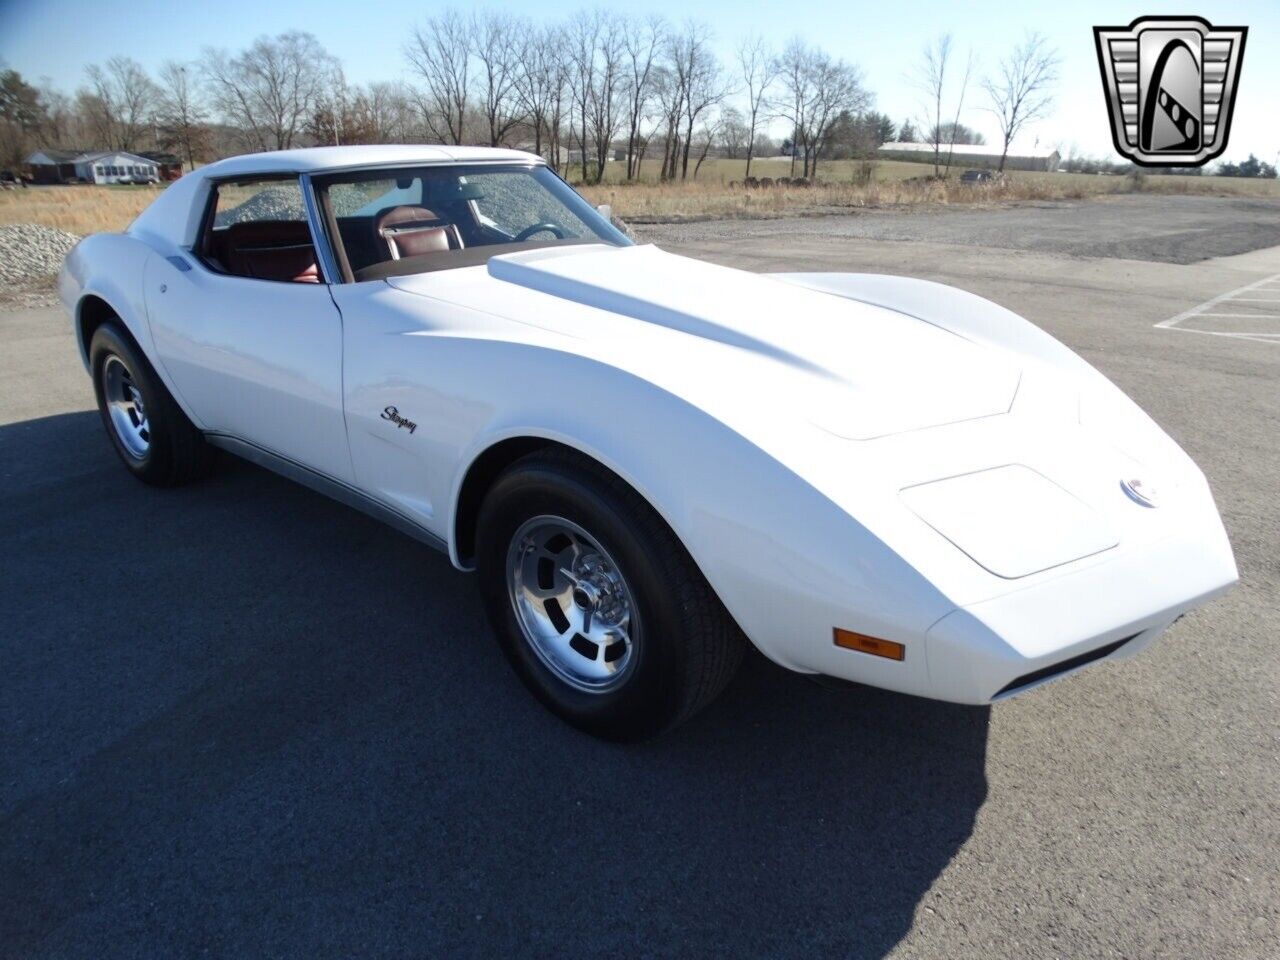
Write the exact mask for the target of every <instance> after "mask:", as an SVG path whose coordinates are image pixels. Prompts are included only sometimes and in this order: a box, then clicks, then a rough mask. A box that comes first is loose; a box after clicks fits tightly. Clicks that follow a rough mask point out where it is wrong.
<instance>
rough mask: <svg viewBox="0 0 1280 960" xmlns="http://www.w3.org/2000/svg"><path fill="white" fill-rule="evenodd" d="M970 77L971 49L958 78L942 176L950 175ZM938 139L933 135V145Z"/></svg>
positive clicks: (971, 70)
mask: <svg viewBox="0 0 1280 960" xmlns="http://www.w3.org/2000/svg"><path fill="white" fill-rule="evenodd" d="M972 75H973V50H972V49H971V50H970V51H969V56H968V58H966V60H965V64H964V76H963V77H961V78H960V94H959V96H957V97H956V116H955V119H954V120H952V121H951V123H950V125H949V126H950V134H951V139H950V142H949V143H948V144H947V165H946V168H945V169H944V170H943V176H950V175H951V160H952V158H953V157H954V156H955V152H956V136H957V135H958V134H959V133H960V128H961V123H960V111H961V110H963V109H964V98H965V94H967V93H968V92H969V78H970V77H971V76H972ZM940 139H941V137H940V136H939V135H938V134H935V143H936V142H937V141H938V140H940Z"/></svg>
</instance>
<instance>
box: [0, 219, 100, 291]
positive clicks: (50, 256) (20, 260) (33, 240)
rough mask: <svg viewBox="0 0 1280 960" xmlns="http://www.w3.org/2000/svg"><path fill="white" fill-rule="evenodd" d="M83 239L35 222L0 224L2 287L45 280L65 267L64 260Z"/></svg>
mask: <svg viewBox="0 0 1280 960" xmlns="http://www.w3.org/2000/svg"><path fill="white" fill-rule="evenodd" d="M79 240H80V238H79V237H77V236H76V235H75V234H74V233H67V232H66V231H65V230H55V229H54V228H53V227H41V226H37V225H36V224H33V223H8V224H4V225H2V226H0V286H5V287H29V286H32V285H34V284H38V283H45V282H47V281H48V280H49V278H51V277H53V276H54V275H55V274H57V272H58V271H59V270H61V269H62V259H63V257H65V256H66V255H67V251H68V250H70V249H71V248H72V247H74V246H75V245H76V243H77V242H78V241H79Z"/></svg>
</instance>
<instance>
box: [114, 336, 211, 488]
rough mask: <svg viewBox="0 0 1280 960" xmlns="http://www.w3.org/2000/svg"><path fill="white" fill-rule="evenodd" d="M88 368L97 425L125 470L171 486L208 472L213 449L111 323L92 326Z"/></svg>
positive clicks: (145, 361)
mask: <svg viewBox="0 0 1280 960" xmlns="http://www.w3.org/2000/svg"><path fill="white" fill-rule="evenodd" d="M89 369H90V371H91V373H92V375H93V389H94V394H95V396H96V397H97V401H98V412H99V414H101V416H102V425H103V426H104V427H105V428H106V430H107V436H108V437H110V439H111V444H112V446H113V447H115V451H116V453H117V454H119V456H120V460H121V461H122V462H123V463H124V465H125V467H126V468H127V469H128V470H129V472H130V473H132V474H133V475H134V476H135V477H137V478H138V479H139V480H142V481H143V482H144V483H150V484H152V485H154V486H160V487H172V486H177V485H179V484H183V483H187V482H189V481H191V480H195V479H198V478H200V477H203V476H205V475H206V474H207V473H208V472H209V469H210V467H211V466H212V462H213V449H212V448H211V447H210V446H209V445H208V444H207V443H205V440H204V436H203V435H202V434H201V433H200V431H199V430H197V429H196V427H195V425H194V424H193V423H192V422H191V421H190V420H189V419H187V415H186V414H185V413H183V412H182V408H180V407H179V406H178V404H177V402H176V401H174V399H173V397H172V395H170V393H169V391H168V390H167V389H165V385H164V384H163V383H162V382H161V380H160V378H159V377H158V376H157V375H156V372H155V370H154V369H153V368H152V366H151V364H150V363H148V362H147V358H146V357H145V356H143V354H142V351H141V350H139V349H138V348H137V347H136V346H135V345H134V343H133V341H132V340H130V339H129V338H128V336H126V335H125V334H124V332H123V331H122V330H121V328H120V327H118V326H117V325H116V324H115V323H111V322H108V323H104V324H103V325H102V326H100V327H98V329H97V330H96V331H94V334H93V339H92V340H91V341H90V344H89Z"/></svg>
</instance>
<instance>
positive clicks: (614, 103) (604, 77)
mask: <svg viewBox="0 0 1280 960" xmlns="http://www.w3.org/2000/svg"><path fill="white" fill-rule="evenodd" d="M599 21H600V29H599V30H598V32H597V34H596V54H595V65H596V66H595V70H594V71H593V74H592V82H591V84H590V88H589V89H590V93H591V96H590V100H589V104H590V115H589V118H590V124H589V125H590V128H591V138H592V142H593V144H594V146H595V154H596V177H595V179H596V182H597V183H599V182H600V181H601V180H603V179H604V167H605V162H606V161H607V160H608V159H609V149H610V147H611V146H612V144H613V137H614V134H616V133H617V132H618V127H619V125H620V121H621V117H620V115H619V108H620V101H621V96H620V94H621V92H622V84H623V52H624V46H623V34H624V30H625V26H624V24H623V21H622V20H620V19H619V18H618V17H617V16H615V15H613V14H611V13H602V14H599Z"/></svg>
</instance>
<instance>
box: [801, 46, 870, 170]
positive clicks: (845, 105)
mask: <svg viewBox="0 0 1280 960" xmlns="http://www.w3.org/2000/svg"><path fill="white" fill-rule="evenodd" d="M809 69H810V71H811V73H812V89H813V96H812V99H811V103H810V107H809V110H808V112H807V114H806V127H807V129H806V132H805V142H806V143H807V144H808V146H809V151H810V153H811V155H812V162H809V158H808V157H806V163H805V176H806V177H816V176H817V175H818V155H819V154H820V153H821V152H822V150H823V149H824V148H825V147H826V145H827V141H828V140H829V138H830V136H831V128H832V124H833V123H834V122H835V120H836V118H837V117H839V116H840V115H841V114H844V115H846V116H848V115H852V116H860V115H861V114H863V113H865V112H866V111H867V110H869V109H870V107H871V101H872V97H871V94H870V93H869V92H868V91H867V89H866V88H865V87H864V86H863V85H862V72H861V71H860V70H859V69H858V68H857V67H855V66H853V65H851V64H848V63H845V62H844V61H843V60H832V59H831V58H830V57H828V56H827V55H826V54H825V53H821V52H818V53H816V54H815V55H814V56H812V57H811V58H810V63H809Z"/></svg>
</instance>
